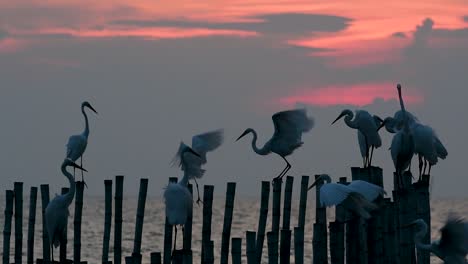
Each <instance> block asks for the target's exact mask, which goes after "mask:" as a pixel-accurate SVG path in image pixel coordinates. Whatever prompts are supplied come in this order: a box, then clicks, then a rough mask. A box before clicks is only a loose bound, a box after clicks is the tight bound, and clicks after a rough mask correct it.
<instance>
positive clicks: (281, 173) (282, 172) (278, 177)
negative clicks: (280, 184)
mask: <svg viewBox="0 0 468 264" xmlns="http://www.w3.org/2000/svg"><path fill="white" fill-rule="evenodd" d="M287 169H288V165H286V167H284V169H283V170H282V171H281V172H280V174H279V175H278V176H276V177H275V179H280V178H281V176H282V175H283V174H284V173H285V171H286V170H287Z"/></svg>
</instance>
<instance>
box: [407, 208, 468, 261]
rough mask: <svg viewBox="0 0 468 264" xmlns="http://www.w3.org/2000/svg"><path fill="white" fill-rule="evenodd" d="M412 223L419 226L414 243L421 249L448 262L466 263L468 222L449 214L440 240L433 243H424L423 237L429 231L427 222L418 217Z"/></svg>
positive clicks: (441, 230)
mask: <svg viewBox="0 0 468 264" xmlns="http://www.w3.org/2000/svg"><path fill="white" fill-rule="evenodd" d="M410 225H414V226H416V228H417V230H418V231H417V232H416V234H415V235H414V243H415V244H416V247H417V248H418V249H421V250H427V251H430V252H432V253H434V255H436V256H437V257H439V258H440V259H441V260H443V261H444V263H446V264H465V263H466V255H467V254H468V222H467V221H465V220H463V219H461V218H457V217H454V216H449V218H448V220H447V222H446V223H445V225H444V226H443V227H442V228H441V229H440V233H441V236H440V240H438V241H434V242H432V243H431V244H423V242H422V239H423V238H424V236H425V235H426V233H427V232H428V227H427V224H426V222H424V220H422V219H417V220H416V221H414V222H413V223H411V224H410Z"/></svg>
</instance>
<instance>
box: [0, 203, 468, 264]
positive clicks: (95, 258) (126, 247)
mask: <svg viewBox="0 0 468 264" xmlns="http://www.w3.org/2000/svg"><path fill="white" fill-rule="evenodd" d="M431 204H432V207H431V211H432V226H431V232H432V233H431V235H432V238H433V239H434V238H437V239H438V237H439V231H438V230H439V229H440V227H441V226H442V225H443V223H444V221H445V220H446V218H447V215H448V213H449V212H456V213H457V214H458V215H460V216H463V217H468V199H433V200H432V202H431ZM298 205H299V202H298V201H297V200H295V201H294V200H293V204H292V213H291V226H292V227H294V226H295V225H297V215H298V207H299V206H298ZM314 206H315V202H314V201H313V199H312V198H310V199H309V201H308V208H310V209H308V211H307V215H306V217H307V218H306V229H305V246H304V248H305V263H311V257H312V223H313V222H314V218H315V216H314V212H315V210H314ZM259 207H260V203H259V201H258V199H253V198H249V199H246V198H239V197H236V201H235V205H234V217H233V222H232V231H231V237H241V238H242V239H243V241H242V242H243V243H242V244H243V245H242V246H243V255H244V256H243V258H244V261H243V262H245V263H246V259H245V231H248V230H251V231H256V230H257V225H258V217H259ZM40 208H41V202H40V194H39V195H38V202H37V211H36V225H35V249H34V250H35V251H34V253H35V258H42V219H41V217H42V216H41V213H40V210H41V209H40ZM136 208H137V198H136V197H132V198H125V199H124V202H123V235H122V237H123V241H122V247H123V248H122V256H123V257H124V256H129V255H131V252H132V249H133V239H134V231H135V230H134V229H135V219H136ZM0 210H1V212H4V210H5V200H4V197H1V199H0ZM329 211H330V213H328V217H329V220H333V219H332V218H333V217H334V216H333V214H332V213H331V211H334V210H329ZM73 213H74V206H73V205H71V207H70V217H69V219H68V228H69V229H68V237H69V238H68V241H69V242H68V258H70V259H71V258H72V255H73ZM28 216H29V198H28V197H25V198H24V212H23V228H24V230H23V248H24V250H23V262H24V263H25V262H26V242H27V225H28ZM223 216H224V198H223V197H215V198H214V202H213V220H212V223H213V225H212V236H211V237H212V240H214V245H215V252H214V253H215V262H219V255H220V248H221V233H222V226H223ZM4 219H5V217H4V215H2V217H1V221H0V223H1V228H2V229H3V226H4ZM13 221H14V219H13ZM112 225H113V222H112ZM270 225H271V204H270V211H269V216H268V226H267V231H268V230H269V229H270V228H271V227H270ZM113 228H114V226H112V230H111V243H110V245H111V249H110V256H109V260H113V256H112V254H113V249H112V246H113V234H114V229H113ZM201 228H202V206H200V207H199V206H197V205H196V204H195V205H194V220H193V243H192V247H193V256H194V263H200V247H201V243H200V241H201V230H202V229H201ZM12 229H13V230H14V222H13V223H12ZM13 230H12V235H11V240H10V241H11V242H10V245H14V231H13ZM103 230H104V198H103V197H86V196H85V200H84V206H83V220H82V233H81V243H82V255H81V259H82V261H88V263H101V258H102V240H103ZM181 233H182V232H179V235H180V236H178V239H177V248H181V247H182V236H181ZM163 234H164V202H163V198H162V197H148V200H147V202H146V210H145V218H144V226H143V238H142V254H143V263H149V261H150V260H149V257H150V252H155V251H159V252H162V251H163ZM0 244H2V245H3V236H0ZM264 246H265V247H264V251H263V257H264V258H263V263H266V262H267V258H266V256H267V252H268V251H267V248H266V238H265V244H264ZM2 254H3V253H2ZM293 254H294V249H293V248H291V256H292V257H291V263H294V257H293ZM10 255H11V259H12V260H13V256H14V249H13V247H12V248H11V250H10ZM54 256H56V257H58V256H59V251H58V249H56V251H55V254H54ZM122 261H123V260H122ZM123 262H124V261H123ZM431 263H441V261H440V260H438V259H437V258H435V257H433V258H432V260H431Z"/></svg>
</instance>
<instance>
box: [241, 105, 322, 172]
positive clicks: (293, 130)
mask: <svg viewBox="0 0 468 264" xmlns="http://www.w3.org/2000/svg"><path fill="white" fill-rule="evenodd" d="M272 119H273V125H274V127H275V132H274V133H273V136H272V137H271V139H270V140H268V141H267V142H266V143H265V145H264V146H263V147H262V148H260V149H259V148H258V147H257V132H256V131H255V130H253V129H252V128H247V129H246V130H245V131H244V133H242V135H240V136H239V138H237V140H239V139H241V138H242V137H244V136H245V135H247V134H249V133H252V134H253V139H252V149H253V150H254V151H255V153H257V154H259V155H268V154H270V153H271V152H273V153H276V154H278V155H279V156H280V157H281V158H283V160H284V161H285V162H286V167H285V168H284V169H283V171H281V173H280V174H279V175H278V176H277V177H276V179H281V178H282V177H283V176H284V175H286V173H287V172H288V171H289V169H291V164H289V162H288V160H287V159H286V156H288V155H291V153H293V152H294V150H296V149H297V148H299V147H300V146H302V144H304V142H302V134H303V133H305V132H308V131H310V130H311V129H312V127H313V126H314V120H313V118H310V117H308V116H307V113H306V110H305V109H294V110H287V111H282V112H278V113H276V114H274V115H273V116H272ZM237 140H236V141H237Z"/></svg>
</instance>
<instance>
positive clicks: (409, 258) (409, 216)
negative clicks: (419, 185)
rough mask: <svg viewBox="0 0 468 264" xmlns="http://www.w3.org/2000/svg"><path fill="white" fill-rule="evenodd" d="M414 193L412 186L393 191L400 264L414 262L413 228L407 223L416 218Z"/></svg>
mask: <svg viewBox="0 0 468 264" xmlns="http://www.w3.org/2000/svg"><path fill="white" fill-rule="evenodd" d="M414 199H415V193H414V189H413V188H412V186H410V187H409V188H406V189H400V190H397V191H394V200H395V203H396V205H397V208H398V228H399V232H398V233H399V244H400V245H399V254H400V260H401V264H413V263H416V255H415V250H414V240H413V232H412V231H413V230H412V227H411V226H409V224H410V223H411V222H412V221H414V220H415V218H416V208H415V206H416V203H415V201H414Z"/></svg>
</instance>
